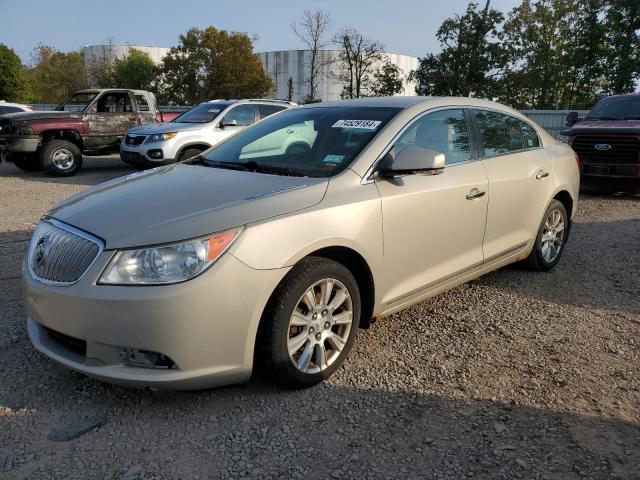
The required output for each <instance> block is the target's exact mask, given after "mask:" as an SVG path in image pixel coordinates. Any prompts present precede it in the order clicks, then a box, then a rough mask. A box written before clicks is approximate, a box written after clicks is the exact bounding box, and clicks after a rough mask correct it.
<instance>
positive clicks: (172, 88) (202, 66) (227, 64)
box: [155, 27, 273, 105]
mask: <svg viewBox="0 0 640 480" xmlns="http://www.w3.org/2000/svg"><path fill="white" fill-rule="evenodd" d="M159 72H160V75H159V76H158V79H157V81H156V83H155V90H156V92H157V95H158V98H159V100H160V102H161V103H169V104H182V105H193V104H196V103H199V102H203V101H206V100H210V99H213V98H251V97H262V96H266V95H268V94H269V93H270V92H271V91H272V90H273V83H272V81H271V79H270V78H269V77H268V76H267V74H266V73H264V70H263V69H262V65H261V64H260V60H259V59H258V56H257V55H256V54H255V53H253V43H252V41H251V39H250V38H249V36H248V35H247V34H245V33H237V32H227V31H225V30H217V29H216V28H214V27H208V28H206V29H204V30H200V29H197V28H192V29H190V30H189V31H188V32H187V33H186V34H185V35H181V36H180V43H179V45H178V46H177V47H174V48H172V49H171V50H170V52H169V53H168V54H167V55H166V56H165V58H164V59H163V63H162V65H161V67H160V70H159Z"/></svg>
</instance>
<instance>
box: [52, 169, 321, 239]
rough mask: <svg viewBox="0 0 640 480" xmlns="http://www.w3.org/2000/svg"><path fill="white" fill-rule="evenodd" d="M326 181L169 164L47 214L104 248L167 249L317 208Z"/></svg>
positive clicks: (80, 196) (98, 189)
mask: <svg viewBox="0 0 640 480" xmlns="http://www.w3.org/2000/svg"><path fill="white" fill-rule="evenodd" d="M327 185H328V179H326V178H302V177H288V176H278V175H267V174H261V173H253V172H244V171H237V170H224V169H219V168H212V167H206V166H202V165H186V164H174V165H169V166H166V167H159V168H155V169H152V170H147V171H146V172H139V173H134V174H132V175H128V176H125V177H122V178H118V179H115V180H111V181H109V182H106V183H103V184H101V185H98V186H96V187H94V188H91V189H88V190H85V191H84V192H81V193H78V194H76V195H74V196H72V197H69V198H68V199H66V200H65V201H63V202H62V203H61V204H59V205H57V206H56V207H54V208H53V209H52V210H51V211H50V212H48V214H47V215H49V216H51V217H53V218H55V219H57V220H60V221H62V222H66V223H68V224H69V225H72V226H74V227H77V228H80V229H82V230H85V231H87V232H89V233H92V234H94V235H97V236H98V237H100V238H102V239H103V240H104V241H105V244H106V245H105V247H106V248H107V249H113V248H128V247H138V246H143V245H153V244H161V243H170V242H175V241H179V240H184V239H187V238H193V237H199V236H203V235H207V234H210V233H213V232H217V231H220V230H224V229H227V228H231V227H236V226H239V225H245V224H248V223H252V222H256V221H260V220H264V219H266V218H270V217H274V216H277V215H283V214H286V213H289V212H293V211H296V210H301V209H304V208H308V207H311V206H313V205H315V204H317V203H319V202H320V201H321V200H322V198H323V197H324V194H325V192H326V189H327Z"/></svg>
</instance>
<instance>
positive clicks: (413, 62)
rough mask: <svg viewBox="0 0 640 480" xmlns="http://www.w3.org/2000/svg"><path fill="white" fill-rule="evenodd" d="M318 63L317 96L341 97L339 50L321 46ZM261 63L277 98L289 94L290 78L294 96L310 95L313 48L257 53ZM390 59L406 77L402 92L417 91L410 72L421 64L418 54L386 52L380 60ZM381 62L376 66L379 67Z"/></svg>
mask: <svg viewBox="0 0 640 480" xmlns="http://www.w3.org/2000/svg"><path fill="white" fill-rule="evenodd" d="M318 53H319V55H318V65H321V70H320V74H319V76H318V77H319V78H318V83H317V91H316V97H317V98H318V99H320V100H322V101H329V100H339V99H340V96H341V94H342V89H343V85H342V84H341V83H340V81H339V80H338V78H337V76H338V72H339V69H340V51H339V50H321V51H320V52H318ZM258 57H259V58H260V63H262V67H263V68H264V70H265V72H266V73H267V75H269V76H270V77H271V79H272V80H273V83H274V85H275V88H276V91H275V93H274V96H275V97H276V98H284V99H286V98H288V94H289V79H291V82H292V86H293V92H292V93H293V94H292V100H293V101H294V102H300V101H302V100H304V99H305V98H306V97H307V96H308V95H309V83H308V80H309V65H310V61H311V50H279V51H273V52H261V53H258ZM385 62H389V63H392V64H394V65H396V66H398V67H399V69H400V72H401V75H402V76H403V80H404V91H402V92H400V93H399V95H415V94H416V92H415V83H414V82H409V81H408V78H407V77H408V76H409V74H410V73H411V72H412V71H413V70H415V69H417V68H418V64H419V60H418V58H416V57H411V56H409V55H402V54H398V53H386V52H385V53H383V54H382V61H381V62H380V64H382V63H385ZM377 68H378V66H374V68H373V70H376V69H377Z"/></svg>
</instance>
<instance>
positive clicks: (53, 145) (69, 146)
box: [40, 140, 82, 177]
mask: <svg viewBox="0 0 640 480" xmlns="http://www.w3.org/2000/svg"><path fill="white" fill-rule="evenodd" d="M40 162H41V163H42V166H43V167H44V169H45V170H46V171H47V173H49V174H51V175H53V176H55V177H70V176H71V175H75V174H76V173H77V172H78V170H80V168H81V167H82V152H81V151H80V149H79V148H78V146H77V145H76V144H74V143H71V142H69V141H67V140H51V141H50V142H48V143H46V144H45V145H44V147H42V151H41V152H40Z"/></svg>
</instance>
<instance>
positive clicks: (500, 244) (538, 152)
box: [473, 110, 553, 260]
mask: <svg viewBox="0 0 640 480" xmlns="http://www.w3.org/2000/svg"><path fill="white" fill-rule="evenodd" d="M473 116H474V118H475V123H476V125H477V127H478V130H479V136H480V140H481V142H480V143H481V151H483V160H482V163H483V164H484V166H485V168H486V170H487V177H488V179H489V197H490V201H489V212H488V214H487V229H486V233H485V237H484V247H483V248H484V255H485V259H486V260H491V259H494V258H498V257H500V256H503V255H508V254H510V253H514V252H515V251H517V250H518V249H521V248H522V247H524V246H525V245H526V244H527V243H528V242H529V241H531V240H532V239H533V238H534V237H535V235H536V234H537V232H538V226H539V224H540V220H541V217H542V214H543V213H544V211H545V209H546V205H545V203H546V202H547V200H548V197H549V188H550V184H551V182H550V178H551V176H552V175H553V171H552V161H551V156H550V155H549V154H548V153H547V152H546V151H545V150H544V148H542V145H541V143H540V139H539V137H538V134H537V133H536V131H535V129H534V128H533V127H532V126H531V125H529V124H528V123H527V122H525V121H523V120H521V119H519V118H516V117H514V116H511V115H506V114H504V113H500V112H495V111H489V110H474V111H473Z"/></svg>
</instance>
